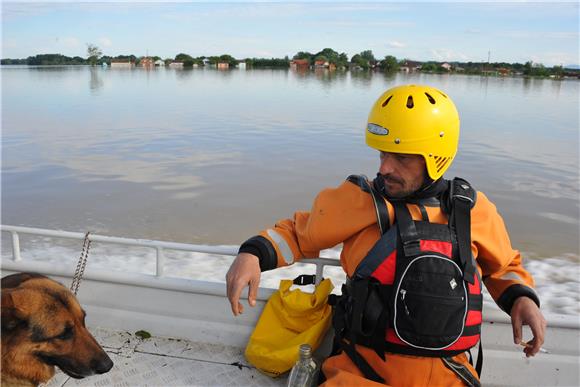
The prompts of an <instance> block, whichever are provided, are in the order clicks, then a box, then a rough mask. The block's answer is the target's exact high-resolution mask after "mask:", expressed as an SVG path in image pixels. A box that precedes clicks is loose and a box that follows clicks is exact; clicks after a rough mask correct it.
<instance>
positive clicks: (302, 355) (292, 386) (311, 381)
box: [288, 344, 318, 387]
mask: <svg viewBox="0 0 580 387" xmlns="http://www.w3.org/2000/svg"><path fill="white" fill-rule="evenodd" d="M317 384H318V364H317V363H316V361H315V360H314V358H313V357H312V347H310V345H309V344H302V345H300V349H299V358H298V361H297V362H296V364H295V365H294V367H292V371H290V376H289V377H288V387H310V386H316V385H317Z"/></svg>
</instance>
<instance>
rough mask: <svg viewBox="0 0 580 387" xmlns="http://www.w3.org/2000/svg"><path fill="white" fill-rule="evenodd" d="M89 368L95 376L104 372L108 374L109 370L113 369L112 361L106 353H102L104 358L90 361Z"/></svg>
mask: <svg viewBox="0 0 580 387" xmlns="http://www.w3.org/2000/svg"><path fill="white" fill-rule="evenodd" d="M91 368H92V369H93V370H94V371H95V372H96V373H97V374H104V373H106V372H109V370H110V369H111V368H113V361H112V360H111V358H110V357H109V356H108V355H107V354H106V353H104V356H101V357H99V358H94V359H93V360H92V361H91Z"/></svg>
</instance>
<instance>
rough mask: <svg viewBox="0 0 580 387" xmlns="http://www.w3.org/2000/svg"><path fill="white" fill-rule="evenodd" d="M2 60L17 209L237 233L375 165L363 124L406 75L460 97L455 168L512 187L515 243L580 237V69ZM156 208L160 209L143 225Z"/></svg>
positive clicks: (19, 217)
mask: <svg viewBox="0 0 580 387" xmlns="http://www.w3.org/2000/svg"><path fill="white" fill-rule="evenodd" d="M2 71H3V74H5V73H4V72H6V73H7V72H8V71H10V74H9V76H5V77H3V93H4V94H3V95H4V97H5V98H3V100H2V113H3V117H2V126H3V134H2V137H3V138H2V158H3V159H2V173H3V176H2V177H3V184H2V194H3V198H2V200H3V204H4V205H3V215H2V216H3V221H4V220H5V221H6V222H8V223H19V224H29V225H30V224H36V225H42V224H41V223H39V222H35V219H37V218H36V217H35V216H36V214H41V213H42V214H43V219H56V220H59V219H72V218H73V217H74V216H75V214H72V213H71V210H70V209H68V208H69V207H70V208H72V207H71V202H74V203H78V204H79V207H83V208H92V212H93V213H95V214H99V213H101V212H102V213H106V214H108V215H107V217H106V218H105V216H104V215H103V216H102V217H101V218H99V215H94V217H93V218H92V219H95V222H98V223H99V224H106V225H110V226H109V227H112V228H114V227H118V229H119V230H121V229H122V228H124V229H131V230H133V231H134V232H135V235H137V236H142V234H143V233H142V232H141V231H144V230H145V231H147V230H158V229H163V230H164V232H165V231H166V230H167V233H175V234H172V235H188V234H187V230H188V229H196V230H208V231H204V232H205V233H206V234H204V235H202V233H199V238H200V240H199V241H200V242H205V243H210V242H215V241H220V242H225V241H226V240H227V241H229V242H231V243H237V242H239V240H241V239H243V238H244V237H247V236H248V233H249V231H248V230H250V229H252V230H254V229H260V228H261V227H263V226H265V225H268V224H270V223H271V222H272V221H274V220H275V219H276V218H277V217H281V216H287V215H289V214H291V213H292V211H293V210H295V209H297V208H302V209H304V208H307V207H308V206H309V205H310V203H311V200H312V198H313V196H314V195H315V193H316V192H317V191H318V190H319V189H320V188H321V187H322V186H335V185H337V184H338V183H339V182H340V181H342V180H344V178H345V176H346V175H348V174H351V173H365V174H367V175H373V174H374V173H375V171H376V155H375V154H374V153H372V152H369V149H368V148H367V147H366V146H365V144H364V139H363V138H364V137H363V132H362V128H363V127H364V123H365V120H366V115H367V114H368V111H369V108H370V106H371V104H372V102H373V101H374V99H375V98H377V96H378V95H379V94H380V93H381V92H382V91H384V90H386V89H387V88H388V87H391V86H393V85H396V84H403V83H421V84H431V85H433V86H435V87H439V88H442V89H443V90H445V91H446V92H447V93H448V94H449V95H451V96H453V99H454V101H455V102H456V103H457V105H458V107H459V109H460V114H461V118H462V137H461V148H460V153H459V155H458V161H457V163H456V164H454V166H453V170H452V171H451V175H450V176H453V175H457V176H464V177H466V178H468V180H470V179H471V180H473V184H474V185H476V186H477V188H479V189H481V190H482V191H484V192H486V193H487V194H488V196H490V197H491V198H492V200H494V201H497V202H498V203H497V204H498V207H499V208H501V209H502V215H504V216H505V217H506V220H507V222H508V224H509V225H510V231H511V232H512V233H513V234H512V237H513V238H512V239H513V240H514V241H516V243H529V242H530V240H532V241H533V243H534V249H537V250H535V251H536V252H538V253H539V254H548V252H550V251H554V252H556V253H558V254H560V253H561V254H565V253H570V252H575V251H576V250H577V236H576V237H575V238H573V237H570V236H569V235H570V232H571V231H575V229H574V227H576V228H577V226H578V223H575V224H572V219H571V218H572V216H571V215H570V212H569V209H570V208H575V209H577V208H578V201H577V197H578V193H579V192H578V183H579V178H578V173H577V171H578V144H579V140H578V136H579V134H578V125H579V116H578V105H579V104H578V98H579V97H578V90H579V83H578V82H575V81H553V80H530V79H525V78H502V79H500V78H494V77H478V76H468V75H464V76H449V75H429V74H419V73H415V74H401V73H397V74H384V73H382V72H370V71H340V70H337V71H329V70H327V69H321V71H320V70H317V71H304V72H301V71H292V70H258V69H254V70H252V69H248V70H246V71H241V70H235V69H232V70H227V71H217V70H215V69H173V68H155V69H151V70H150V71H143V70H142V69H128V70H126V71H114V70H113V69H110V70H103V69H101V68H90V67H81V68H60V70H59V69H55V68H31V69H29V68H24V69H23V68H21V69H19V70H17V69H3V70H2ZM87 80H88V82H87ZM87 89H88V92H87ZM555 99H557V103H554V100H555ZM482 100H483V101H482ZM23 193H24V194H23ZM116 193H117V195H115V194H116ZM73 195H74V199H73V198H71V196H73ZM107 195H109V196H107ZM111 198H114V200H113V199H111ZM48 202H50V203H51V204H50V205H47V203H48ZM530 208H533V209H534V211H530ZM139 211H141V212H139ZM144 213H145V214H147V216H151V215H150V214H151V213H155V214H156V215H159V217H160V219H159V220H148V221H147V224H146V225H143V224H141V225H139V222H136V221H135V219H142V218H143V216H144V215H143V214H144ZM224 213H225V214H227V220H223V221H222V222H220V223H216V222H215V220H214V218H215V217H219V216H226V215H222V214H224ZM81 215H82V214H81ZM153 218H154V216H153ZM161 219H163V220H161ZM224 224H226V225H224ZM85 227H86V225H83V227H82V228H85ZM546 227H548V228H549V229H550V230H551V233H552V235H546V234H547V233H545V232H544V231H543V230H545V228H546ZM176 230H177V231H176ZM180 230H181V231H180ZM209 230H213V231H209ZM113 231H114V230H113ZM113 233H115V232H113ZM119 234H123V232H121V233H119ZM530 236H533V237H530ZM202 237H203V238H205V240H202V239H203V238H202ZM556 241H557V243H556ZM536 246H538V247H536Z"/></svg>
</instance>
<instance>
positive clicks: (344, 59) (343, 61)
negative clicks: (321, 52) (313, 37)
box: [336, 52, 348, 67]
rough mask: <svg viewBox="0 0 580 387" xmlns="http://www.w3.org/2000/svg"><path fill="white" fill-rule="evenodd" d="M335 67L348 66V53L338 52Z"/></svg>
mask: <svg viewBox="0 0 580 387" xmlns="http://www.w3.org/2000/svg"><path fill="white" fill-rule="evenodd" d="M336 66H337V67H346V66H348V55H346V52H342V53H340V55H339V56H338V63H337V64H336Z"/></svg>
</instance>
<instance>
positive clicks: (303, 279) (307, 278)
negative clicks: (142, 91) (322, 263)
mask: <svg viewBox="0 0 580 387" xmlns="http://www.w3.org/2000/svg"><path fill="white" fill-rule="evenodd" d="M292 283H293V284H294V285H314V284H315V283H316V274H300V275H299V276H298V277H296V278H294V280H293V281H292Z"/></svg>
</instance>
